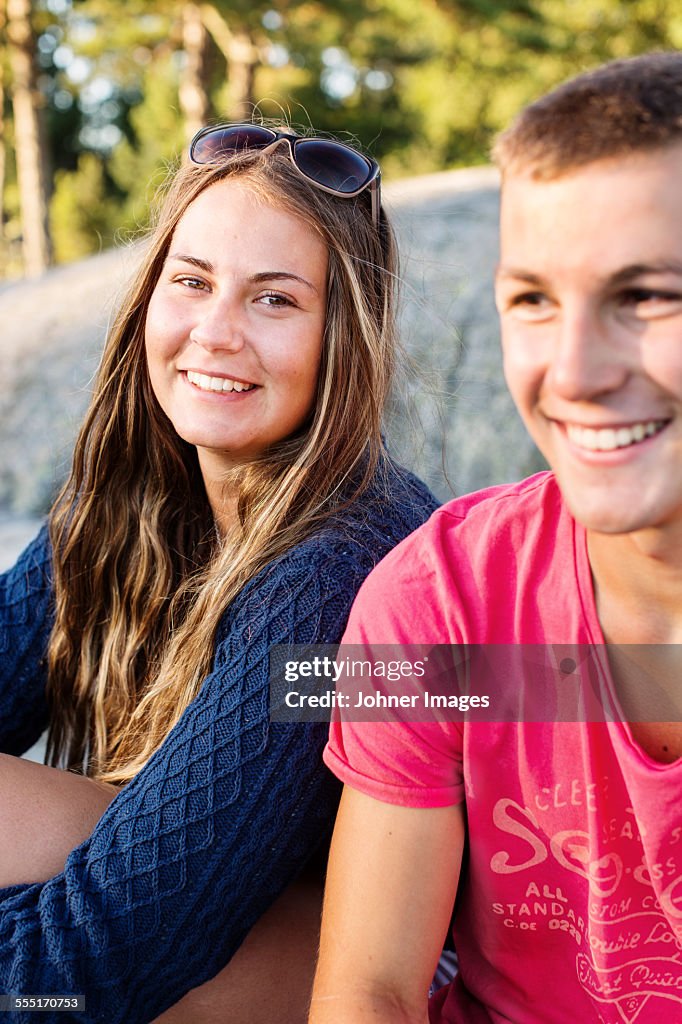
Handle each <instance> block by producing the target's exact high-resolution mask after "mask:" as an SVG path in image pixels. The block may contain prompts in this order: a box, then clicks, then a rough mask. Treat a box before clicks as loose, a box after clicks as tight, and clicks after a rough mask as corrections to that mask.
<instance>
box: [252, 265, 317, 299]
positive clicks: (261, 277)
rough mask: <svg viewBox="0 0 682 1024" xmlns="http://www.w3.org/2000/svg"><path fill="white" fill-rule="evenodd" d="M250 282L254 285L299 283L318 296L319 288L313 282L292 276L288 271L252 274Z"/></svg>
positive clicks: (266, 271)
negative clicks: (277, 282)
mask: <svg viewBox="0 0 682 1024" xmlns="http://www.w3.org/2000/svg"><path fill="white" fill-rule="evenodd" d="M249 280H250V281H253V283H254V284H261V283H262V282H264V281H298V282H299V283H300V284H304V285H305V286H306V288H310V290H311V291H313V292H315V294H317V288H316V287H315V285H314V284H313V283H312V281H309V280H308V279H307V278H305V277H301V276H300V275H299V274H292V273H290V271H288V270H264V271H262V272H261V273H259V274H252V275H251V277H250V278H249Z"/></svg>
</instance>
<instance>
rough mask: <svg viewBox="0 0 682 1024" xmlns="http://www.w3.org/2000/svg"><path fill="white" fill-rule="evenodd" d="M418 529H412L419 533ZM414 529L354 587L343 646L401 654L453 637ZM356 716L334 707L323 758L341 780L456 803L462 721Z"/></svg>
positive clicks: (386, 793) (373, 790) (378, 794)
mask: <svg viewBox="0 0 682 1024" xmlns="http://www.w3.org/2000/svg"><path fill="white" fill-rule="evenodd" d="M420 532H421V531H418V533H420ZM423 547H424V545H423V543H422V541H421V538H420V536H418V534H415V535H413V536H412V537H410V538H408V539H407V541H404V542H403V544H402V545H400V546H399V547H398V548H396V549H395V550H394V551H393V552H392V553H391V554H390V555H389V556H388V558H386V559H385V560H384V561H383V562H381V563H380V564H379V566H378V567H377V568H376V569H375V570H374V571H373V572H372V573H371V575H370V576H369V578H368V579H367V580H366V581H365V583H364V584H363V586H362V587H361V588H360V592H359V594H358V596H357V598H356V601H355V603H354V605H353V609H352V611H351V615H350V618H349V621H348V626H347V629H346V632H345V634H344V637H343V640H342V645H341V653H343V652H344V651H345V650H349V651H350V650H352V649H353V647H355V646H356V645H359V646H360V647H361V648H362V649H363V650H365V651H367V650H369V649H371V648H372V647H375V649H380V650H381V653H382V654H384V655H386V656H390V652H391V647H392V646H393V645H395V650H396V653H398V654H399V660H402V659H403V658H405V657H406V656H409V654H410V649H411V646H412V645H417V644H419V645H420V647H421V645H424V644H427V645H428V644H439V643H448V642H451V640H450V638H448V636H447V632H446V628H445V626H444V623H443V622H442V621H440V617H439V604H438V602H437V601H435V600H432V599H431V598H432V597H433V596H434V591H435V590H436V589H437V587H438V583H437V573H435V572H434V567H433V565H430V564H429V558H427V559H426V560H424V558H423ZM408 719H409V716H408V715H406V716H404V719H403V720H398V721H395V720H394V721H376V720H375V721H354V720H352V715H350V716H348V717H344V711H343V710H339V711H337V712H336V713H335V716H334V718H333V720H332V723H331V727H330V732H329V741H328V743H327V746H326V748H325V752H324V760H325V763H326V764H327V765H328V767H329V768H330V769H331V770H332V771H333V772H334V774H335V775H336V776H337V777H338V778H339V779H341V781H342V782H344V783H346V784H347V785H349V786H352V787H353V788H354V789H358V790H360V791H361V792H363V793H365V794H367V795H368V796H371V797H374V798H375V799H377V800H381V801H383V802H385V803H393V804H401V805H403V806H406V807H445V806H450V805H454V804H459V803H462V802H463V800H464V781H463V776H462V729H461V724H460V723H459V722H456V721H454V720H442V721H440V720H431V721H425V722H419V721H411V720H408Z"/></svg>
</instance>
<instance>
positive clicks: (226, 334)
mask: <svg viewBox="0 0 682 1024" xmlns="http://www.w3.org/2000/svg"><path fill="white" fill-rule="evenodd" d="M189 337H190V341H193V342H194V343H195V344H196V345H200V346H201V347H202V348H205V349H210V350H212V351H215V350H219V349H224V350H225V351H229V352H236V351H239V350H240V349H241V348H243V347H244V343H245V323H244V316H243V312H242V311H241V309H240V306H239V303H238V302H237V301H235V300H233V299H230V298H228V297H220V296H215V298H212V301H210V302H208V303H206V304H203V305H202V308H201V310H200V311H199V315H198V317H197V321H196V323H195V324H194V326H193V328H192V330H191V331H190V335H189Z"/></svg>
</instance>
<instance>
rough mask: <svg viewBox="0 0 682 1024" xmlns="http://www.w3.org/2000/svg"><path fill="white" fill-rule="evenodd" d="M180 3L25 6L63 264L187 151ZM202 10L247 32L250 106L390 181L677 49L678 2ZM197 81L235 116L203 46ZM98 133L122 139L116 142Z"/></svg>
mask: <svg viewBox="0 0 682 1024" xmlns="http://www.w3.org/2000/svg"><path fill="white" fill-rule="evenodd" d="M184 6H185V4H184V3H183V0H126V2H125V3H121V2H120V0H70V3H69V4H67V8H66V10H65V11H64V12H63V13H62V14H61V15H58V14H55V13H54V12H55V10H56V7H55V6H54V3H53V0H36V28H37V30H38V32H39V33H42V36H41V38H42V43H41V46H40V51H41V54H42V56H41V67H42V69H43V80H42V89H43V92H44V95H45V97H46V100H47V113H48V133H49V139H50V148H51V155H52V163H53V167H54V170H55V195H54V197H53V200H52V223H53V229H54V231H55V245H56V250H57V255H58V258H59V259H71V258H75V257H76V256H81V255H84V254H85V253H86V252H87V251H92V250H94V249H97V248H99V247H100V246H101V245H103V244H108V242H109V241H110V240H111V239H112V238H113V237H114V235H115V233H116V231H117V229H122V230H124V231H128V230H131V229H132V230H134V229H136V228H137V227H139V226H141V225H144V223H145V222H146V217H147V209H148V204H149V200H150V197H151V195H152V194H153V192H154V189H155V186H156V185H157V184H159V183H160V181H161V180H163V178H164V177H165V174H166V170H167V168H168V166H169V164H172V162H173V161H174V160H175V159H177V157H178V155H179V154H180V153H181V151H182V149H183V148H184V145H185V138H184V129H183V125H182V118H181V114H180V108H179V103H178V85H179V81H180V76H181V73H182V66H183V55H182V53H181V46H182V30H181V19H182V13H183V7H184ZM210 6H211V7H212V8H213V9H214V11H217V12H218V14H219V15H220V17H221V18H222V19H223V22H224V24H225V27H226V32H227V35H228V36H229V35H230V33H232V34H233V36H234V34H240V33H241V34H243V35H244V36H245V38H248V39H250V40H251V42H252V45H253V46H254V47H255V48H256V50H257V52H258V54H259V60H260V63H259V65H258V66H257V68H256V75H255V90H256V97H255V98H256V101H257V105H258V110H259V111H261V112H262V113H263V114H265V115H268V116H271V115H272V116H279V117H281V116H285V117H286V118H288V119H289V120H291V121H292V122H293V123H294V124H297V125H307V124H312V125H314V126H315V128H317V129H319V130H322V131H327V132H332V133H334V134H337V135H341V136H345V137H349V138H356V139H359V140H361V142H362V143H363V144H364V145H366V146H367V147H368V148H369V149H371V151H372V152H373V153H374V154H375V155H376V156H378V157H379V158H380V159H381V161H382V166H383V169H384V173H385V175H386V176H387V177H390V176H392V175H393V176H399V175H406V174H410V175H414V174H421V173H427V172H429V171H438V170H442V169H444V168H447V167H454V166H462V165H467V164H473V163H480V162H482V161H485V160H486V159H487V153H488V150H489V146H490V142H491V140H492V138H493V137H494V135H495V134H496V132H497V131H499V130H500V129H501V128H502V127H504V125H505V124H507V123H508V122H509V120H510V119H511V118H512V117H513V116H514V115H515V114H516V113H517V111H518V110H519V109H520V108H521V107H522V106H523V105H524V104H525V103H527V102H529V101H530V100H532V99H534V98H535V97H537V96H539V95H540V94H542V93H543V92H545V91H547V90H548V89H549V88H551V87H552V86H554V85H556V84H557V83H558V82H560V81H562V80H563V79H565V78H567V77H569V76H570V75H572V74H575V73H577V72H578V71H581V70H584V69H585V68H587V67H592V66H595V65H597V64H599V63H601V62H602V61H604V60H608V59H611V58H614V57H622V56H628V55H633V54H636V53H641V52H643V51H646V50H651V49H661V48H671V47H672V48H682V8H681V7H680V5H679V0H629V2H628V3H623V2H622V0H419V2H418V3H415V0H213V2H212V4H211V5H210ZM221 45H222V48H223V49H224V40H223V43H222V44H221ZM65 53H66V54H67V56H66V58H65V56H64V54H65ZM69 53H71V54H72V58H73V59H72V61H71V62H70V60H69V57H68V54H69ZM79 60H80V61H81V63H80V65H79V67H78V71H79V74H78V75H74V74H72V72H73V69H74V68H75V66H76V63H77V62H78V61H79ZM84 68H85V69H86V71H87V73H85V74H84ZM206 80H207V82H208V83H209V85H208V88H209V90H210V95H209V100H210V105H211V107H212V116H214V117H216V118H221V117H222V118H225V117H227V116H229V110H230V104H231V102H232V99H231V88H230V86H231V82H230V68H229V66H226V63H225V58H224V55H223V53H222V52H221V49H220V47H219V46H218V45H217V44H215V43H214V44H212V46H211V52H210V65H209V73H208V75H207V79H206ZM107 83H108V84H109V87H110V88H109V92H108V94H107ZM98 96H99V97H100V98H99V99H98ZM69 97H71V98H72V102H71V101H70V100H69ZM108 139H109V140H113V139H118V140H119V141H118V143H117V144H116V145H115V146H113V147H112V145H111V142H107V140H108ZM13 173H14V172H13V168H12V163H11V161H10V163H9V177H8V187H7V189H6V194H5V204H4V205H5V211H6V219H7V216H8V214H11V218H14V217H15V211H14V210H12V211H9V206H10V205H11V198H12V196H13V195H14V191H13V189H14V182H13V179H12V175H13ZM86 207H87V209H86ZM13 223H14V219H10V222H9V224H8V228H9V229H10V230H11V225H12V224H13Z"/></svg>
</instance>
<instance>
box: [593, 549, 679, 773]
mask: <svg viewBox="0 0 682 1024" xmlns="http://www.w3.org/2000/svg"><path fill="white" fill-rule="evenodd" d="M665 541H667V542H663V539H662V538H660V537H658V536H654V535H653V533H652V532H651V531H650V532H648V533H647V534H644V533H642V534H624V535H621V536H607V535H605V534H595V533H592V534H589V533H588V538H587V545H588V553H589V558H590V566H591V569H592V580H593V585H594V593H595V600H596V604H597V613H598V615H599V622H600V624H601V627H602V632H603V634H604V638H605V640H606V642H607V644H608V645H609V647H608V660H609V665H610V668H611V675H612V678H613V681H614V685H615V687H616V693H617V694H618V697H619V701H620V704H621V707H622V709H623V712H624V714H625V717H626V719H627V720H628V721H629V723H630V728H631V731H632V735H633V737H634V739H635V741H636V742H637V743H638V744H639V745H640V747H641V748H642V749H643V750H644V751H646V753H647V754H649V756H650V757H652V758H654V760H656V761H659V762H662V763H670V762H672V761H675V760H677V759H678V758H679V757H682V724H681V723H682V697H681V696H680V679H681V678H682V664H681V661H682V564H680V563H681V553H682V541H681V542H680V546H676V545H675V546H673V545H671V544H670V543H669V541H670V538H665Z"/></svg>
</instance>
